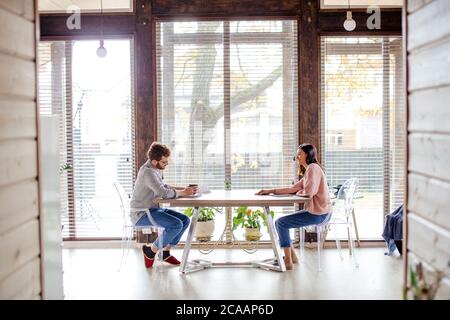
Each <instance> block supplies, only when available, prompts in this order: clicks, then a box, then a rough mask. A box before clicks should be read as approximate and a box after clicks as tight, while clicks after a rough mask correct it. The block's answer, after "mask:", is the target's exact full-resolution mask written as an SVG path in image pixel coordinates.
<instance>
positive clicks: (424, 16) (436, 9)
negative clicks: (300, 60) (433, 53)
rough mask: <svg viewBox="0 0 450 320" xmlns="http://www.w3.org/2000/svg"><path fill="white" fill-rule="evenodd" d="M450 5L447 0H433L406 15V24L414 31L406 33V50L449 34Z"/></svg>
mask: <svg viewBox="0 0 450 320" xmlns="http://www.w3.org/2000/svg"><path fill="white" fill-rule="evenodd" d="M449 21H450V7H449V6H448V0H434V1H432V2H431V3H429V4H428V5H427V6H424V7H422V8H421V10H419V11H417V12H415V13H413V14H410V15H409V16H408V25H409V26H410V28H411V29H412V30H414V32H410V33H409V35H408V50H409V51H411V50H414V49H417V48H419V47H421V46H424V45H427V44H429V43H432V42H435V41H437V40H439V39H442V38H444V37H445V36H447V35H448V34H450V23H449Z"/></svg>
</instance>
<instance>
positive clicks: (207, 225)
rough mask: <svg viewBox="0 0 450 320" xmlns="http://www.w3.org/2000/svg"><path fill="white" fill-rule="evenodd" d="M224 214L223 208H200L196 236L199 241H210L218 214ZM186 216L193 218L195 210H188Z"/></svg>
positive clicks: (185, 212)
mask: <svg viewBox="0 0 450 320" xmlns="http://www.w3.org/2000/svg"><path fill="white" fill-rule="evenodd" d="M218 212H222V210H221V208H208V207H205V208H200V211H199V213H198V218H197V227H196V228H195V233H194V236H195V238H196V239H197V241H201V242H204V241H210V240H211V238H212V235H213V233H214V227H215V224H214V218H215V215H216V213H218ZM184 214H185V215H187V216H188V217H192V215H193V214H194V208H187V209H186V210H184Z"/></svg>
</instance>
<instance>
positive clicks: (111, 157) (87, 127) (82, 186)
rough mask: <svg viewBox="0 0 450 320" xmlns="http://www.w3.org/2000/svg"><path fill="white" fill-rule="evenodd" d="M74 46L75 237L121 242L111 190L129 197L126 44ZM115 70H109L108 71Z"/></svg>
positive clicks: (130, 158) (129, 99) (130, 163)
mask: <svg viewBox="0 0 450 320" xmlns="http://www.w3.org/2000/svg"><path fill="white" fill-rule="evenodd" d="M98 46H99V42H98V41H75V42H74V44H73V67H72V81H73V103H72V107H73V111H72V114H73V157H74V185H75V189H74V193H75V217H76V221H75V225H76V230H77V234H76V235H77V237H79V238H81V237H121V236H122V224H123V221H122V212H121V209H120V205H119V199H118V197H117V194H116V192H115V190H114V188H113V182H115V181H118V182H119V183H120V184H122V186H123V187H124V189H125V190H126V192H127V193H131V190H132V185H133V176H134V165H133V149H134V148H133V143H134V142H133V140H134V139H133V134H132V132H133V130H132V115H133V102H132V101H133V99H132V82H131V59H130V57H131V41H130V40H107V41H105V48H106V49H107V50H108V54H107V56H106V57H105V58H98V57H97V55H96V54H95V52H96V49H97V48H98ZM111 66H114V68H111Z"/></svg>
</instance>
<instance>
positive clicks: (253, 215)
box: [233, 207, 274, 230]
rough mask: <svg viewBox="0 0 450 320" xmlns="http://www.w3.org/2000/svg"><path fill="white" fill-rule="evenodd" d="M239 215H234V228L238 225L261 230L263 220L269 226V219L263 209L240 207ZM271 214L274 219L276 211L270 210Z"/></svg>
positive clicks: (238, 209) (237, 211)
mask: <svg viewBox="0 0 450 320" xmlns="http://www.w3.org/2000/svg"><path fill="white" fill-rule="evenodd" d="M236 213H237V215H236V216H235V217H233V230H235V229H236V228H237V227H239V226H240V227H242V228H254V229H258V230H261V221H262V223H263V224H264V225H265V226H267V219H266V216H265V214H264V212H263V211H261V210H259V209H256V210H252V209H249V208H248V207H239V208H237V209H236ZM270 215H271V216H272V219H273V217H274V212H273V211H272V210H270Z"/></svg>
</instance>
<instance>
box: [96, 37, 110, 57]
mask: <svg viewBox="0 0 450 320" xmlns="http://www.w3.org/2000/svg"><path fill="white" fill-rule="evenodd" d="M103 43H104V41H103V40H100V47H98V48H97V56H98V57H99V58H104V57H106V54H107V53H108V52H107V51H106V48H105V47H104V46H103Z"/></svg>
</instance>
